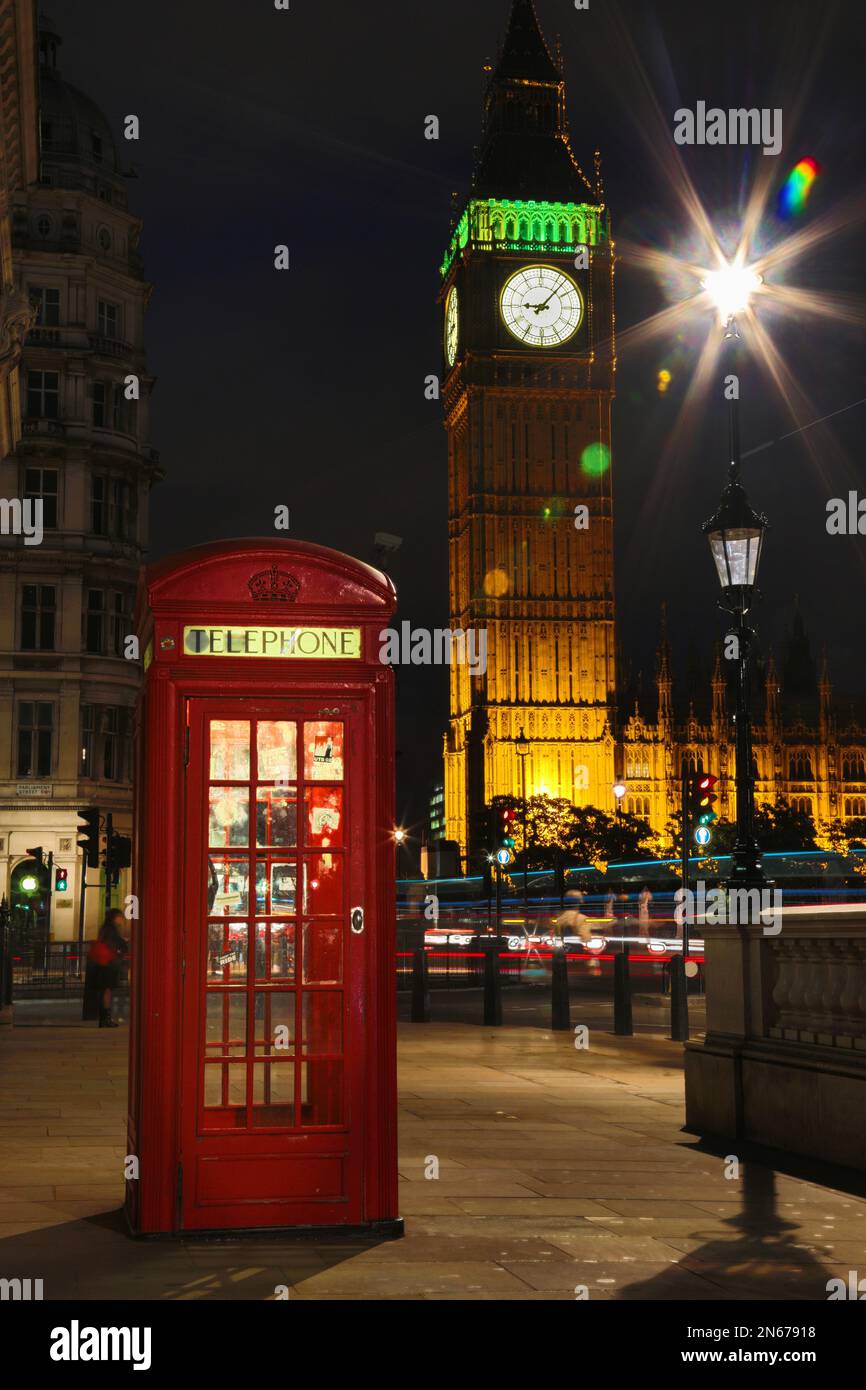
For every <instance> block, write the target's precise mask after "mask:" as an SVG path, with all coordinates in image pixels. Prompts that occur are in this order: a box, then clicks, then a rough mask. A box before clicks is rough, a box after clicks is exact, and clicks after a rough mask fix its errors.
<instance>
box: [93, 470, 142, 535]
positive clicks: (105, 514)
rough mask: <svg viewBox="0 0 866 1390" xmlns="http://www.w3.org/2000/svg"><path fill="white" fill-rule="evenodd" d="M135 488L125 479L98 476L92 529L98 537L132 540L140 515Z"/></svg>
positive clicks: (94, 490) (94, 489) (95, 485)
mask: <svg viewBox="0 0 866 1390" xmlns="http://www.w3.org/2000/svg"><path fill="white" fill-rule="evenodd" d="M137 504H138V498H137V495H136V491H135V488H134V487H133V486H132V485H131V484H129V483H128V482H127V481H126V480H125V479H124V478H114V477H110V476H106V475H104V474H100V473H96V474H94V475H93V478H92V480H91V518H90V519H91V528H92V530H94V531H95V532H96V534H97V535H98V536H112V537H114V538H115V539H116V540H129V539H131V538H134V536H135V527H136V521H137V514H138V506H137Z"/></svg>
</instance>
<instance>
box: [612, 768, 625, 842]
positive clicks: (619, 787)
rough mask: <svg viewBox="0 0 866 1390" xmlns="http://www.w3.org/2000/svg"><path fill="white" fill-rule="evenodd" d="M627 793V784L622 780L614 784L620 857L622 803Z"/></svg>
mask: <svg viewBox="0 0 866 1390" xmlns="http://www.w3.org/2000/svg"><path fill="white" fill-rule="evenodd" d="M627 791H628V787H627V786H626V784H625V782H623V780H622V778H619V779H618V781H616V782H614V784H613V794H614V796H615V797H616V828H617V831H618V834H617V839H618V840H619V852H620V856H621V855H622V802H623V797H624V796H625V794H626V792H627Z"/></svg>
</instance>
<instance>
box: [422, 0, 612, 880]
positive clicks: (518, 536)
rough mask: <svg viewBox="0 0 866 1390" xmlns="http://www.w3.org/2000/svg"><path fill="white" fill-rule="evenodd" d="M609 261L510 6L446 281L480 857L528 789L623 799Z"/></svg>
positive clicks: (594, 206) (540, 66) (449, 776)
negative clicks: (485, 829)
mask: <svg viewBox="0 0 866 1390" xmlns="http://www.w3.org/2000/svg"><path fill="white" fill-rule="evenodd" d="M613 263H614V257H613V247H612V243H611V239H610V217H609V214H608V211H607V209H606V207H605V205H604V201H603V193H602V189H601V182H600V174H599V166H598V159H597V157H596V161H595V165H594V172H593V181H592V182H590V180H589V179H588V178H587V177H586V175H585V174H584V172H583V171H582V170H581V168H580V167H579V165H578V163H577V161H576V160H575V157H574V155H573V154H572V150H571V146H570V143H569V138H568V133H567V126H566V116H565V83H564V81H563V77H562V73H561V71H560V69H559V67H558V66H557V63H556V62H555V61H554V59H553V57H552V56H551V53H550V51H549V49H548V47H547V45H546V43H545V40H544V38H543V36H542V33H541V30H540V28H539V24H538V19H537V16H536V13H535V8H534V5H533V3H532V0H513V4H512V8H511V15H510V19H509V24H508V30H507V33H506V37H505V40H504V43H503V47H502V52H501V54H500V57H499V61H498V63H497V64H496V65H495V67H494V68H493V69H492V71H491V73H490V78H489V82H488V86H487V90H486V94H485V100H484V131H483V139H482V143H481V147H480V150H479V154H478V159H477V164H476V169H475V176H474V179H473V184H472V190H471V193H470V196H469V201H468V204H467V206H466V207H465V210H464V211H463V213H462V216H461V217H460V218H459V221H458V222H457V224H456V227H455V228H454V232H453V235H452V238H451V243H450V246H449V248H448V251H447V253H446V256H445V260H444V262H443V265H442V268H441V269H442V291H441V304H442V315H443V340H442V345H443V356H444V387H443V393H442V394H443V403H444V412H445V427H446V431H447V434H448V493H449V536H450V561H449V564H450V617H451V626H452V628H455V629H457V628H460V629H463V630H466V629H470V628H472V629H476V630H478V629H486V632H487V643H488V649H487V669H486V671H485V672H483V673H482V672H481V671H480V670H478V671H477V673H475V672H473V670H471V669H470V668H469V667H468V666H467V665H458V666H453V667H452V669H451V690H450V720H449V727H448V732H447V735H446V738H445V810H446V822H447V828H446V834H447V836H448V837H449V838H450V839H455V840H457V841H459V843H460V845H461V848H462V850H463V852H464V853H469V854H470V856H474V855H476V854H477V853H478V852H479V851H480V850H482V849H484V848H487V846H486V844H483V843H482V830H481V825H482V821H481V817H480V815H479V813H480V812H481V811H482V810H483V808H484V807H485V806H487V805H489V804H490V802H491V800H492V799H493V797H495V796H499V795H518V796H519V795H520V793H521V786H522V780H523V777H525V785H526V795H527V796H528V797H529V796H537V795H549V796H552V797H565V798H567V799H568V800H569V801H572V802H574V803H575V804H577V805H587V804H594V805H597V806H600V807H603V808H606V807H607V806H608V804H609V802H610V798H611V786H612V783H613V781H614V741H613V740H614V727H613V726H614V706H615V669H614V588H613V518H612V499H611V469H610V462H611V437H610V415H611V401H612V398H613V390H614V371H615V354H614V340H613ZM521 750H522V753H523V755H524V763H525V767H524V768H523V769H521V766H520V763H521ZM470 862H471V859H470Z"/></svg>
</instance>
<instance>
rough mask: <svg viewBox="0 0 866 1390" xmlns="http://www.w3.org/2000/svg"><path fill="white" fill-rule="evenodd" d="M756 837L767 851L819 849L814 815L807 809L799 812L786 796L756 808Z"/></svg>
mask: <svg viewBox="0 0 866 1390" xmlns="http://www.w3.org/2000/svg"><path fill="white" fill-rule="evenodd" d="M755 839H756V840H757V841H758V844H759V845H760V847H761V849H762V850H764V852H765V853H771V852H773V851H774V850H775V851H778V850H786V849H791V850H795V849H817V848H818V844H817V841H816V839H815V822H814V821H813V819H812V817H811V816H809V815H807V814H806V813H805V811H796V810H795V809H794V807H793V806H790V805H789V804H788V802H787V801H786V800H785V798H784V797H780V798H779V800H778V801H777V802H776V803H775V805H773V806H758V807H757V808H756V810H755Z"/></svg>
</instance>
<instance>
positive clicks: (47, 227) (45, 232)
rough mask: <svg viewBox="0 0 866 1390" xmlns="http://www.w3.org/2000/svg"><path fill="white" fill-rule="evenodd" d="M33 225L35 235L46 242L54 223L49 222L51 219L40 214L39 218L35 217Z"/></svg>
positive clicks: (46, 215) (44, 214)
mask: <svg viewBox="0 0 866 1390" xmlns="http://www.w3.org/2000/svg"><path fill="white" fill-rule="evenodd" d="M35 225H36V235H37V236H41V237H42V238H43V240H47V239H48V237H50V235H51V233H52V231H53V230H54V223H53V222H52V221H51V218H50V217H49V216H48V214H47V213H42V215H41V216H40V217H37V219H36V224H35Z"/></svg>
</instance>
